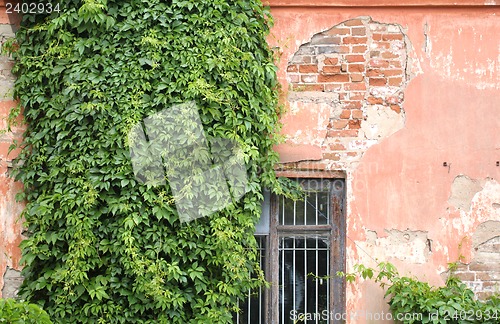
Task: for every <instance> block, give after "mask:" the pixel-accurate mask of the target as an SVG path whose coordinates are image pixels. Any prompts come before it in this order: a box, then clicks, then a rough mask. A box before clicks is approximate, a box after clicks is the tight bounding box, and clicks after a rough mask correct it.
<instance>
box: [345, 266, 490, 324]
mask: <svg viewBox="0 0 500 324" xmlns="http://www.w3.org/2000/svg"><path fill="white" fill-rule="evenodd" d="M338 275H343V276H345V277H346V280H347V282H353V281H355V280H356V278H357V277H358V276H360V277H361V278H363V279H374V280H375V282H377V283H379V284H380V286H381V287H382V288H387V290H386V293H385V297H389V302H388V303H389V306H390V310H391V313H392V315H393V318H394V319H397V320H398V322H400V323H405V324H407V323H499V322H500V296H492V297H491V298H490V299H489V300H487V301H480V300H477V299H476V298H475V297H474V293H473V292H472V290H470V289H469V288H468V287H467V286H466V285H465V284H464V283H463V282H461V281H460V279H458V278H456V277H454V276H453V275H450V276H449V278H448V279H447V280H446V284H445V285H444V286H442V287H434V286H431V285H429V283H427V282H422V281H420V280H418V279H417V278H415V277H406V276H400V275H399V273H398V271H397V269H396V267H395V266H394V265H393V264H391V263H389V262H381V263H379V264H378V265H377V268H376V269H373V268H370V267H366V266H364V265H362V264H357V265H355V266H354V273H348V274H344V273H338ZM409 315H411V316H409Z"/></svg>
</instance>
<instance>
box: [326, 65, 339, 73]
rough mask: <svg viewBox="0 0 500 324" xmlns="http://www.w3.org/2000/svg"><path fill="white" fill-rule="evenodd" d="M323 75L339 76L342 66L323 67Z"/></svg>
mask: <svg viewBox="0 0 500 324" xmlns="http://www.w3.org/2000/svg"><path fill="white" fill-rule="evenodd" d="M322 72H323V73H325V74H338V73H340V66H339V65H336V66H334V65H325V66H323V70H322Z"/></svg>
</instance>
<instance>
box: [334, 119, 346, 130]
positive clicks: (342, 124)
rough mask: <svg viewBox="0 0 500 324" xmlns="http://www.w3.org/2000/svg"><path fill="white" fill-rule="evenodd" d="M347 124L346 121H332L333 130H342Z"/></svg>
mask: <svg viewBox="0 0 500 324" xmlns="http://www.w3.org/2000/svg"><path fill="white" fill-rule="evenodd" d="M348 123H349V120H348V119H337V120H334V121H333V125H332V126H333V128H335V129H344V128H345V127H346V126H347V124H348Z"/></svg>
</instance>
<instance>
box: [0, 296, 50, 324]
mask: <svg viewBox="0 0 500 324" xmlns="http://www.w3.org/2000/svg"><path fill="white" fill-rule="evenodd" d="M0 323H5V324H52V321H51V320H50V318H49V315H47V313H46V312H45V311H44V310H43V309H41V308H40V307H39V306H38V305H34V304H29V303H27V302H23V301H17V300H14V299H11V298H7V299H0Z"/></svg>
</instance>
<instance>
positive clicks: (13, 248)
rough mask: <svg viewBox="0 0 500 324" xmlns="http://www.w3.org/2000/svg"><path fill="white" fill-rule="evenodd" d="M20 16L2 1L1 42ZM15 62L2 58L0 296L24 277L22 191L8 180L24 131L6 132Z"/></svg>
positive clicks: (11, 291)
mask: <svg viewBox="0 0 500 324" xmlns="http://www.w3.org/2000/svg"><path fill="white" fill-rule="evenodd" d="M18 22H19V21H18V17H14V16H10V15H7V14H6V13H5V7H4V2H3V1H0V43H2V44H3V42H4V41H5V39H6V38H8V37H13V36H14V30H15V26H16V24H18ZM11 68H12V61H11V60H10V59H9V58H8V57H7V56H5V55H0V297H5V298H7V297H13V296H14V295H15V294H16V292H17V288H18V286H19V284H20V283H21V278H20V274H19V270H20V266H19V260H20V258H21V251H20V249H19V243H20V242H21V240H22V235H21V232H22V226H21V221H20V219H19V217H20V214H21V211H22V209H23V205H22V204H20V203H17V202H16V200H15V195H16V193H17V192H19V191H20V189H21V188H22V187H21V184H19V183H15V182H14V181H12V179H11V178H9V176H8V174H9V170H10V167H11V165H12V164H11V162H12V159H13V158H14V157H15V154H16V152H15V151H13V152H10V153H9V147H10V145H11V144H12V143H13V141H14V140H16V139H17V140H19V139H20V138H21V135H22V129H20V128H18V127H13V128H12V129H11V132H9V131H8V130H7V118H8V115H9V112H10V111H11V109H12V108H14V107H16V105H17V103H16V102H14V101H13V100H12V86H13V83H14V76H13V75H12V74H11Z"/></svg>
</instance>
